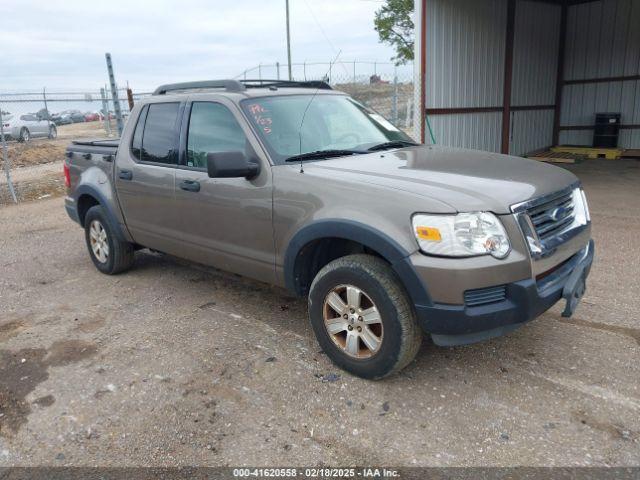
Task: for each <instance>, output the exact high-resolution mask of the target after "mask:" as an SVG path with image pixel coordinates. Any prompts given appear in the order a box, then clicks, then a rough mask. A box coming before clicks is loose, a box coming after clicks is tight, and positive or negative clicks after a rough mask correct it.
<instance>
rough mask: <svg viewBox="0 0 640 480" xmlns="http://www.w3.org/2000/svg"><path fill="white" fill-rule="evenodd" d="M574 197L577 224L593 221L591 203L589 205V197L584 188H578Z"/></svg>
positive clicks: (574, 192)
mask: <svg viewBox="0 0 640 480" xmlns="http://www.w3.org/2000/svg"><path fill="white" fill-rule="evenodd" d="M572 197H573V198H572V200H573V205H574V207H573V210H574V215H575V224H576V225H586V224H587V223H588V222H590V221H591V215H590V214H589V205H587V197H586V195H585V194H584V190H582V189H581V188H576V189H575V190H574V191H573V194H572Z"/></svg>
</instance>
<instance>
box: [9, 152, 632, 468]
mask: <svg viewBox="0 0 640 480" xmlns="http://www.w3.org/2000/svg"><path fill="white" fill-rule="evenodd" d="M571 169H572V170H574V171H575V172H576V173H577V174H578V175H579V176H580V178H581V179H582V180H583V182H584V184H585V187H586V190H587V194H588V197H589V201H590V204H591V211H592V217H593V222H594V224H593V225H594V227H593V232H594V237H595V240H596V242H597V243H596V246H597V251H596V261H595V264H594V266H593V270H592V272H591V276H590V278H589V282H588V292H587V295H586V297H585V298H584V300H583V302H582V304H581V305H580V307H579V309H578V311H577V313H576V314H575V316H574V317H573V318H571V319H563V318H562V317H561V316H560V306H556V307H554V308H553V309H551V310H550V311H549V312H547V313H546V314H544V315H543V316H542V317H540V318H539V319H537V320H535V321H533V322H531V323H530V324H528V325H526V326H524V327H523V328H521V329H519V330H517V331H515V332H513V333H511V334H510V335H508V336H506V337H503V338H499V339H495V340H492V341H489V342H486V343H482V344H477V345H472V346H466V347H456V348H439V347H436V346H434V345H433V344H432V343H431V342H430V341H427V340H425V341H424V343H423V346H422V349H421V352H420V353H419V355H418V358H417V359H416V361H415V362H413V363H412V364H411V365H410V366H409V367H408V368H407V369H405V370H404V371H402V372H401V373H400V374H398V375H396V376H394V377H392V378H389V379H387V380H384V381H379V382H369V381H364V380H361V379H358V378H355V377H352V376H350V375H348V374H346V373H344V372H342V371H340V370H338V369H337V368H335V367H334V366H333V365H332V364H331V363H330V362H329V361H328V360H327V358H326V357H325V355H323V354H322V352H320V349H319V347H318V344H317V343H316V341H315V339H314V337H313V333H312V330H311V327H310V326H309V323H308V321H307V319H306V304H305V302H304V301H303V300H299V299H293V298H290V297H289V296H287V294H286V293H285V292H284V291H281V290H279V289H276V288H272V287H270V286H267V285H263V284H260V283H256V282H252V281H248V280H245V279H242V278H240V277H237V276H234V275H229V274H226V273H222V272H219V271H216V270H214V269H210V268H204V267H201V266H197V265H192V264H188V263H186V262H183V261H180V260H177V259H174V258H171V257H167V256H162V255H157V254H151V253H148V252H144V251H143V252H139V253H138V254H137V256H136V266H135V268H134V269H133V270H132V271H130V272H128V273H126V274H123V275H119V276H114V277H109V276H105V275H102V274H100V273H98V272H97V271H96V269H95V268H94V267H93V265H92V263H91V261H90V260H89V257H88V254H87V252H86V249H85V245H84V240H83V232H82V230H81V229H80V228H79V227H77V226H76V225H75V224H73V223H72V222H71V221H70V220H69V219H68V218H67V217H66V214H65V213H64V210H63V206H62V199H61V198H53V199H44V200H40V201H34V202H26V203H22V204H20V205H18V206H4V207H0V252H1V255H0V272H2V273H1V275H0V465H60V466H62V465H85V466H96V465H99V466H107V465H110V466H121V465H128V466H134V465H135V466H150V465H154V466H174V465H221V466H224V465H232V466H236V465H265V466H268V465H274V466H284V465H298V466H300V465H316V466H317V465H323V464H324V465H327V464H328V465H342V466H344V465H371V464H375V465H389V466H396V467H397V466H412V465H428V466H454V465H455V466H470V465H474V466H489V465H493V466H512V465H550V466H560V465H562V466H568V465H571V466H576V465H582V466H585V465H625V466H628V465H638V463H639V462H640V460H639V459H640V301H639V300H638V290H639V288H640V256H639V255H638V251H637V250H638V247H639V246H640V243H639V241H638V237H639V235H640V195H639V189H638V184H639V182H640V162H637V161H620V162H605V161H593V162H586V163H583V164H580V165H576V166H573V167H571Z"/></svg>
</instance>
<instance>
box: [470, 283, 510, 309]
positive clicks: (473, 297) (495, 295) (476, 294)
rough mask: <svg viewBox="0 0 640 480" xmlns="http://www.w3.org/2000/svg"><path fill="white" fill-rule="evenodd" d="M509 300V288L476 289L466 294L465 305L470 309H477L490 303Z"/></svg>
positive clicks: (500, 286)
mask: <svg viewBox="0 0 640 480" xmlns="http://www.w3.org/2000/svg"><path fill="white" fill-rule="evenodd" d="M506 298H507V286H506V285H498V286H497V287H487V288H476V289H474V290H467V291H466V292H464V304H465V305H466V306H468V307H477V306H478V305H486V304H488V303H495V302H502V301H503V300H505V299H506Z"/></svg>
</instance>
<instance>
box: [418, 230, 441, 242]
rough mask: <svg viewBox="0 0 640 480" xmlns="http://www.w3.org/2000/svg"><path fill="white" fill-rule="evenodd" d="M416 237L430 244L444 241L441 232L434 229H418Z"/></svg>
mask: <svg viewBox="0 0 640 480" xmlns="http://www.w3.org/2000/svg"><path fill="white" fill-rule="evenodd" d="M416 235H417V236H418V238H419V239H421V240H426V241H428V242H439V241H440V240H442V235H440V230H438V229H437V228H433V227H416Z"/></svg>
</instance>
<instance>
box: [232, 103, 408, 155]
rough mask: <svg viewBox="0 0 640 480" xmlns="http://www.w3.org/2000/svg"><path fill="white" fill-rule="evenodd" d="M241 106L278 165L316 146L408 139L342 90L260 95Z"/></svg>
mask: <svg viewBox="0 0 640 480" xmlns="http://www.w3.org/2000/svg"><path fill="white" fill-rule="evenodd" d="M312 98H313V101H311V100H312ZM309 102H311V103H309ZM241 105H242V109H243V110H244V112H245V114H246V115H247V117H248V118H249V120H250V121H251V122H252V123H253V126H254V127H255V129H256V131H257V132H258V134H259V135H260V136H261V137H262V139H263V141H264V143H265V145H266V147H267V149H268V150H269V154H270V155H271V157H272V159H273V161H274V162H275V163H276V164H282V163H284V162H285V161H286V159H287V158H289V157H293V156H296V155H300V154H305V153H309V152H316V151H319V150H362V149H366V148H369V147H372V146H375V145H378V144H381V143H384V142H389V141H395V140H400V141H406V142H411V141H412V140H411V138H409V137H408V136H407V135H406V134H405V133H403V132H401V131H400V130H399V129H398V128H396V127H395V126H394V125H393V124H391V123H390V122H389V121H387V120H386V119H385V118H384V117H382V116H381V115H378V114H377V113H375V112H374V111H372V110H370V109H368V108H366V107H365V106H363V105H361V104H359V103H358V102H356V101H355V100H353V99H352V98H350V97H347V96H345V95H324V94H320V95H316V96H315V97H314V96H313V95H286V96H276V97H260V98H250V99H246V100H243V101H242V102H241ZM307 107H308V108H307ZM305 109H306V110H307V113H306V114H304V112H305ZM303 115H304V123H303V124H302V129H300V123H301V122H302V118H303Z"/></svg>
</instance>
